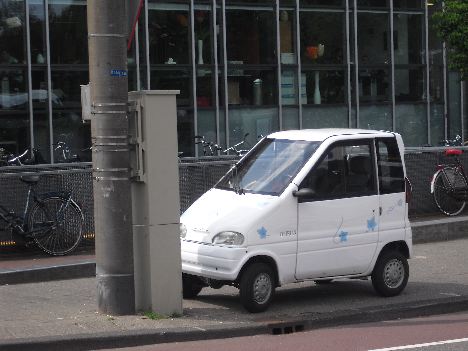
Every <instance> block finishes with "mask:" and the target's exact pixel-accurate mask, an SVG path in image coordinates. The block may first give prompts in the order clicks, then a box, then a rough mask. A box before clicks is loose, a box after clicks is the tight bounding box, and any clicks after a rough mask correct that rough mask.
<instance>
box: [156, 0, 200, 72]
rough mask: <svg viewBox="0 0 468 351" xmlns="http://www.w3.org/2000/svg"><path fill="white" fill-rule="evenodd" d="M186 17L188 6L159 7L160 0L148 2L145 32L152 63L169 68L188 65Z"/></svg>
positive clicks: (188, 32)
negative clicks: (147, 36)
mask: <svg viewBox="0 0 468 351" xmlns="http://www.w3.org/2000/svg"><path fill="white" fill-rule="evenodd" d="M189 18H190V13H189V7H188V5H185V4H161V3H160V1H154V0H152V1H150V2H149V4H148V30H149V36H150V38H149V40H150V44H149V46H150V48H149V49H150V62H151V63H152V64H168V65H170V64H189V63H190V62H191V59H190V57H191V50H190V44H189V43H190V19H189ZM199 18H200V16H199ZM197 23H198V22H197ZM198 28H199V27H198V26H197V29H198ZM200 28H205V26H202V25H200ZM199 35H201V34H199Z"/></svg>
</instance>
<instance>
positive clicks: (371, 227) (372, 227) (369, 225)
mask: <svg viewBox="0 0 468 351" xmlns="http://www.w3.org/2000/svg"><path fill="white" fill-rule="evenodd" d="M375 228H377V222H376V221H375V216H372V218H371V219H368V220H367V231H368V232H371V231H372V232H373V231H374V230H375Z"/></svg>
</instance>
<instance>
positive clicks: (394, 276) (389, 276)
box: [384, 258, 405, 288]
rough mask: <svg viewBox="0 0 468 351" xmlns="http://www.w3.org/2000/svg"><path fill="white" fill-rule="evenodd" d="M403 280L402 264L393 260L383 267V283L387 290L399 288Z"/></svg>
mask: <svg viewBox="0 0 468 351" xmlns="http://www.w3.org/2000/svg"><path fill="white" fill-rule="evenodd" d="M404 278H405V267H404V266H403V262H401V261H400V260H397V259H396V258H395V259H393V260H391V261H389V262H388V263H387V264H386V265H385V269H384V281H385V285H387V286H388V287H389V288H397V287H399V286H400V285H401V283H402V282H403V279H404Z"/></svg>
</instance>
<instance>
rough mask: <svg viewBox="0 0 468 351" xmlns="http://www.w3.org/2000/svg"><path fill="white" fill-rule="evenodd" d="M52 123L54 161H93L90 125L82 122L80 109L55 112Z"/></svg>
mask: <svg viewBox="0 0 468 351" xmlns="http://www.w3.org/2000/svg"><path fill="white" fill-rule="evenodd" d="M52 123H53V126H54V129H53V131H54V135H53V137H54V145H53V148H54V150H53V151H54V152H53V153H54V162H67V161H68V160H80V161H91V150H90V149H89V147H90V146H91V135H90V133H91V130H90V125H89V124H84V123H83V122H82V120H81V114H80V112H79V111H76V110H75V111H59V112H54V113H53V115H52ZM62 143H63V144H62Z"/></svg>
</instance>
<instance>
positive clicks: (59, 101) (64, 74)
mask: <svg viewBox="0 0 468 351" xmlns="http://www.w3.org/2000/svg"><path fill="white" fill-rule="evenodd" d="M88 82H89V78H88V71H77V72H76V71H75V72H73V71H68V70H52V106H53V107H54V108H75V109H80V107H81V88H80V85H81V84H88Z"/></svg>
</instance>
